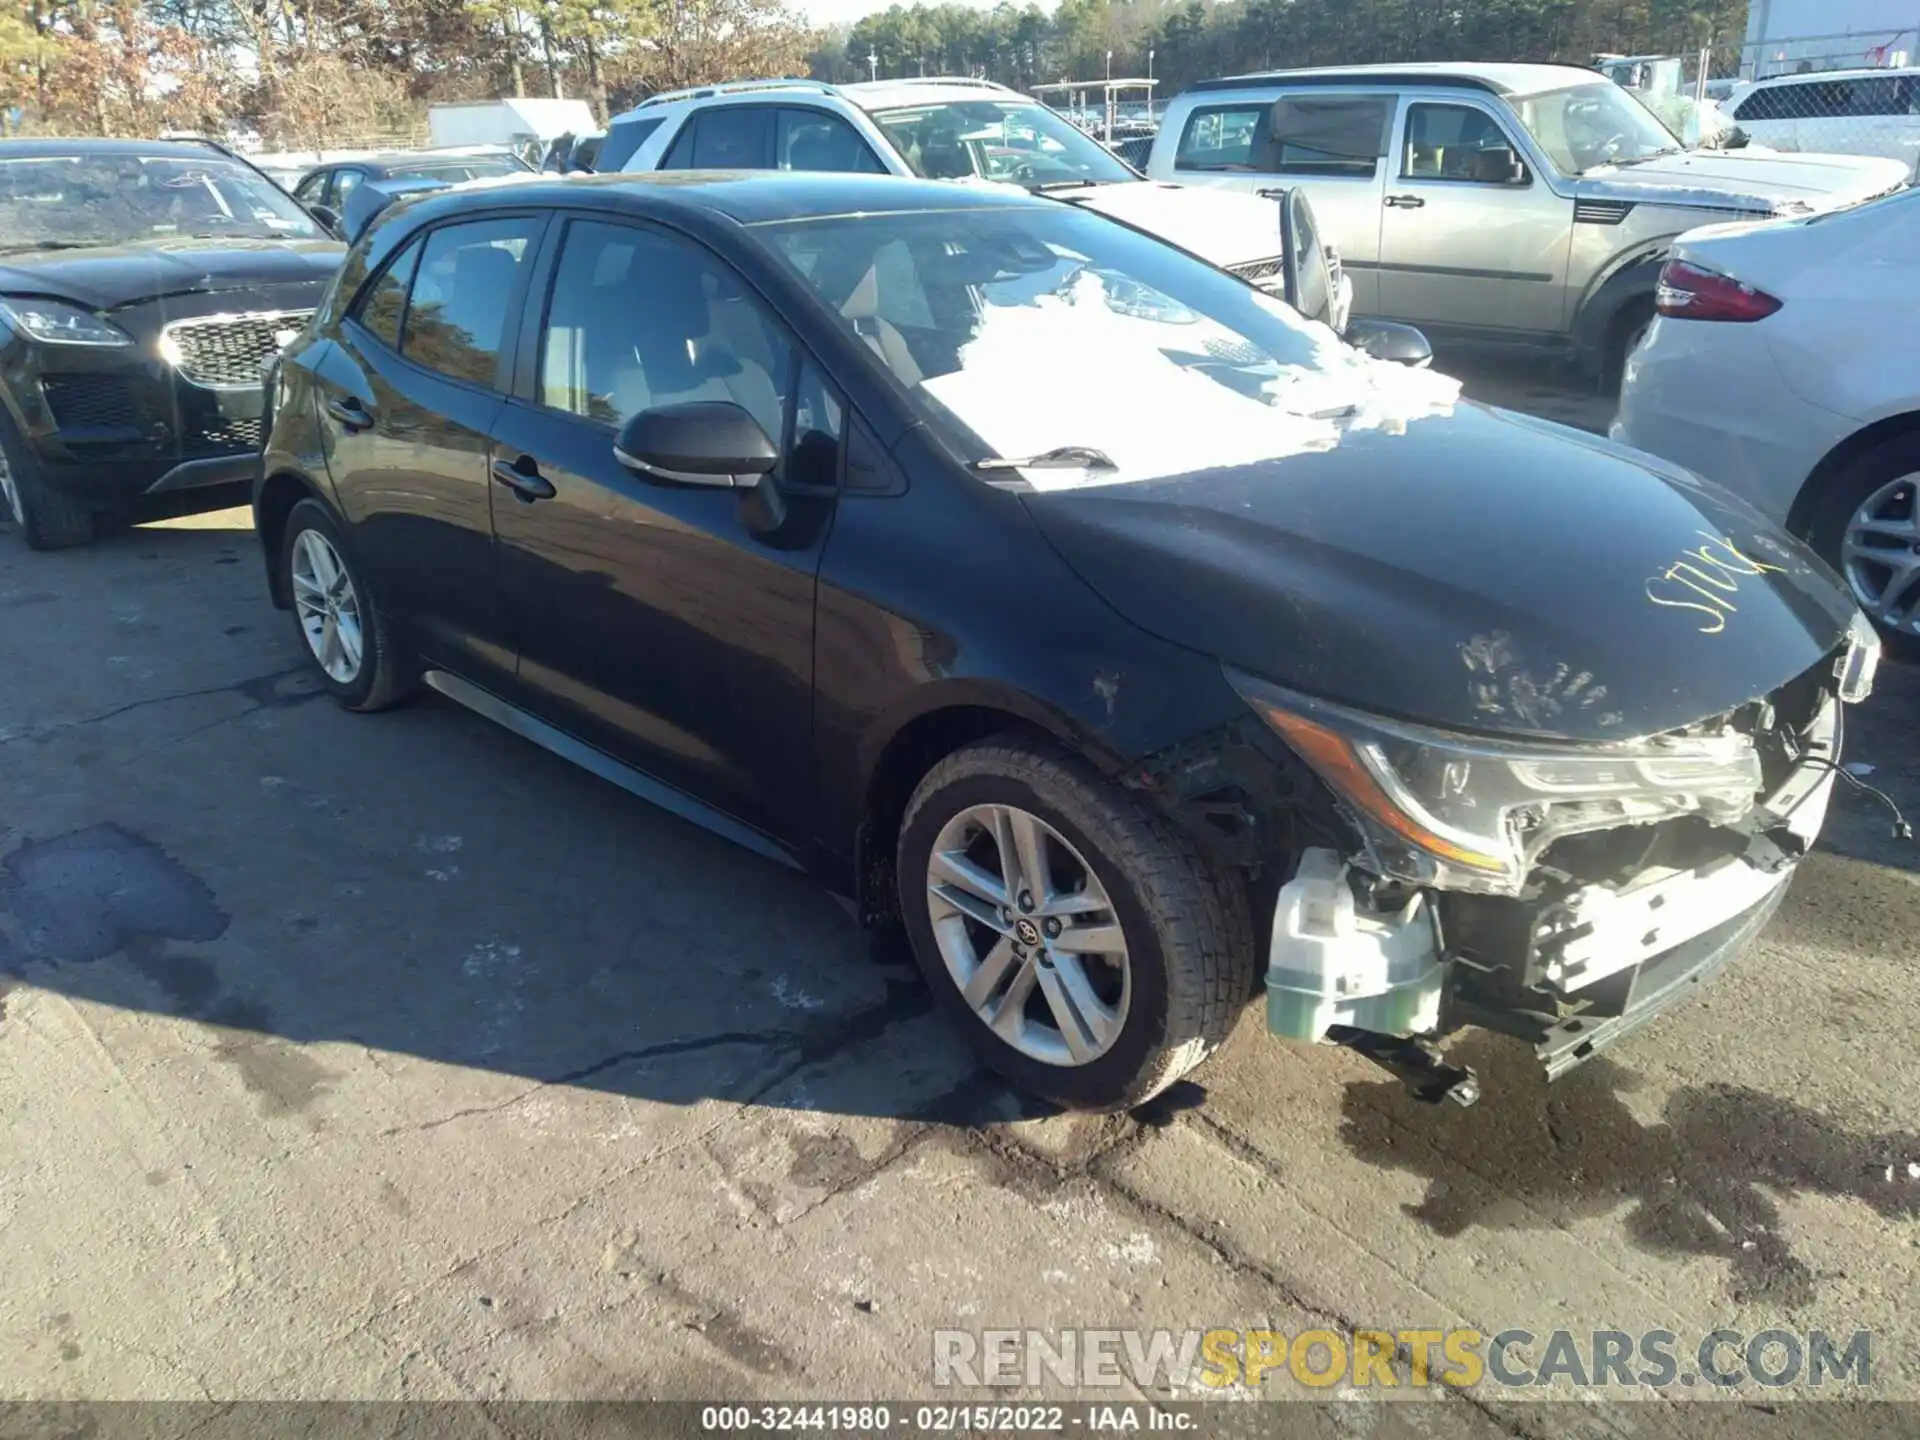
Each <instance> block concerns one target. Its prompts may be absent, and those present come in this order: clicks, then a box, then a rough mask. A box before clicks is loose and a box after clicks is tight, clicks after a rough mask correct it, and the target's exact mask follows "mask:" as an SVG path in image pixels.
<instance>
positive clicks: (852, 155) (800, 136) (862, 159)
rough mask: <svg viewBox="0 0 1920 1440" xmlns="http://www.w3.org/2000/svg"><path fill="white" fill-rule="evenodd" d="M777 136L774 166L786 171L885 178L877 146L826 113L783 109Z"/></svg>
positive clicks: (837, 118) (842, 121)
mask: <svg viewBox="0 0 1920 1440" xmlns="http://www.w3.org/2000/svg"><path fill="white" fill-rule="evenodd" d="M778 113H779V117H780V118H779V123H778V128H777V129H776V132H775V134H774V157H775V159H774V163H775V164H776V165H777V166H778V167H779V168H780V169H782V170H833V171H841V172H852V173H854V174H860V175H884V174H886V173H887V167H886V166H884V165H882V164H881V163H880V157H879V156H877V155H875V154H874V153H873V147H872V146H871V145H869V144H867V142H866V141H865V140H863V139H862V138H861V137H860V134H859V132H858V131H856V130H855V129H854V128H853V127H852V126H851V125H849V124H847V122H846V121H844V120H842V119H841V118H840V117H839V116H838V115H831V114H829V113H828V112H826V111H825V110H799V109H782V110H780V111H779V112H778Z"/></svg>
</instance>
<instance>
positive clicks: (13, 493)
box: [0, 418, 93, 550]
mask: <svg viewBox="0 0 1920 1440" xmlns="http://www.w3.org/2000/svg"><path fill="white" fill-rule="evenodd" d="M0 509H4V512H5V515H6V518H7V519H9V520H11V521H12V522H13V523H14V524H15V525H17V526H18V527H19V529H20V534H21V537H22V538H23V539H24V540H25V541H26V542H27V545H28V547H29V548H30V549H34V550H68V549H71V548H72V547H74V546H76V545H85V544H87V543H88V542H89V541H90V540H92V539H93V511H92V510H91V509H90V508H89V507H88V506H86V505H85V504H83V503H81V502H80V501H79V500H77V499H75V498H74V497H73V496H71V495H68V494H65V493H63V492H62V491H60V490H57V489H55V488H54V487H53V486H52V485H51V484H49V483H48V481H47V477H46V474H45V472H44V471H42V469H41V468H40V463H39V461H38V460H36V459H35V458H34V457H33V455H32V453H31V452H30V451H28V449H27V447H26V446H25V445H23V444H21V442H20V437H19V436H18V435H17V434H16V433H15V432H14V429H13V425H12V424H11V422H9V421H7V420H5V419H4V418H0Z"/></svg>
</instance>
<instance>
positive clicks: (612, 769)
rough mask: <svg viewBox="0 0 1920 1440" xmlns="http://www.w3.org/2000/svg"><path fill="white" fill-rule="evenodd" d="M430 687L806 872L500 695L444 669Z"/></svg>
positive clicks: (763, 838)
mask: <svg viewBox="0 0 1920 1440" xmlns="http://www.w3.org/2000/svg"><path fill="white" fill-rule="evenodd" d="M421 678H422V679H423V680H425V681H426V683H427V685H428V686H429V687H430V688H432V689H434V690H437V691H439V692H440V693H441V694H442V695H444V696H446V697H447V698H448V699H449V700H452V701H455V702H456V703H458V704H461V705H464V706H466V707H467V709H469V710H471V711H473V712H474V714H476V715H483V716H485V717H486V718H487V719H489V720H491V721H493V722H494V724H496V725H499V726H502V727H503V728H505V729H508V730H511V731H512V732H513V733H514V734H516V735H518V736H520V737H521V739H523V740H531V741H532V742H533V743H534V744H536V745H538V746H540V748H541V749H543V750H550V751H552V752H553V753H554V754H555V755H558V756H559V757H560V758H561V759H562V760H567V761H570V762H572V763H573V764H575V765H578V766H579V767H580V768H581V769H582V770H588V771H591V772H592V773H593V774H595V775H598V776H599V777H600V778H601V779H602V780H606V781H609V782H611V783H612V784H615V785H618V786H619V787H620V788H621V789H622V790H625V791H626V792H627V793H628V794H629V795H637V796H639V797H640V799H642V800H645V801H648V802H650V803H651V804H654V805H658V806H659V807H660V808H661V809H662V810H666V811H668V812H670V813H672V814H674V815H678V816H679V817H680V818H681V819H682V820H690V821H692V822H693V823H694V824H695V825H698V826H699V827H700V828H701V829H703V830H709V831H712V832H713V833H714V834H715V835H718V836H720V837H721V838H723V839H726V840H731V841H733V843H734V844H736V845H740V846H743V847H745V848H746V849H748V850H751V851H753V853H754V854H756V855H762V856H765V857H766V858H767V859H769V860H772V861H775V862H777V863H778V864H781V865H785V866H787V867H788V868H790V869H793V870H804V869H806V866H804V865H802V864H801V863H800V861H799V859H798V858H797V857H795V856H794V854H793V853H792V852H791V851H789V850H788V849H787V848H786V847H785V846H784V845H781V844H780V843H779V842H778V841H776V840H774V839H772V838H770V837H769V836H767V835H763V834H762V833H761V832H760V831H758V830H755V829H754V828H753V827H752V826H750V825H743V824H741V823H740V822H739V821H738V820H736V819H734V818H733V817H732V816H731V815H727V814H724V813H723V812H721V811H719V810H716V809H714V808H713V807H712V806H711V805H708V804H706V803H704V802H702V801H699V800H696V799H694V798H693V797H692V796H691V795H688V794H685V793H684V792H682V791H679V790H676V789H674V788H673V787H672V786H671V785H666V784H662V783H661V782H660V781H658V780H655V779H654V778H653V777H652V776H651V775H647V774H645V773H643V772H641V771H639V770H636V769H634V768H633V767H632V766H631V765H627V764H625V763H623V762H621V761H619V760H616V759H614V758H613V757H612V756H611V755H609V754H607V753H606V752H605V751H604V750H598V749H596V748H594V747H593V746H591V745H589V744H587V743H586V742H585V741H582V740H576V739H574V737H573V736H571V735H569V734H567V732H566V731H564V730H560V729H556V728H555V727H554V726H552V725H549V724H548V723H547V722H546V721H544V720H541V719H538V718H537V717H535V716H533V715H529V714H528V713H527V712H526V711H524V710H522V709H521V708H520V707H519V706H517V705H513V704H509V703H508V702H507V701H505V700H502V699H501V698H500V697H499V696H497V695H494V694H492V693H490V692H488V691H486V690H482V689H481V688H480V687H479V686H478V685H473V684H470V683H469V682H467V681H465V680H462V679H461V678H460V677H459V676H458V675H454V674H450V673H449V672H447V671H445V670H429V671H427V672H426V674H425V675H423V676H422V677H421Z"/></svg>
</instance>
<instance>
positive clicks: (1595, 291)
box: [1573, 235, 1676, 379]
mask: <svg viewBox="0 0 1920 1440" xmlns="http://www.w3.org/2000/svg"><path fill="white" fill-rule="evenodd" d="M1675 238H1676V237H1675V236H1673V235H1662V236H1661V237H1659V238H1658V239H1656V240H1648V241H1643V242H1641V243H1640V244H1637V245H1634V246H1633V247H1631V248H1630V249H1628V250H1626V251H1624V252H1622V253H1621V254H1620V255H1618V256H1616V257H1615V258H1614V259H1613V260H1612V261H1611V262H1609V264H1608V266H1607V268H1606V269H1605V270H1603V271H1602V272H1601V273H1600V276H1599V277H1598V278H1597V279H1596V280H1594V281H1593V282H1592V283H1591V284H1589V285H1588V287H1587V293H1586V294H1585V295H1583V296H1582V297H1581V298H1580V308H1579V309H1578V310H1577V311H1576V312H1575V314H1574V319H1573V347H1574V354H1575V356H1576V358H1577V361H1578V363H1579V365H1580V368H1581V369H1582V370H1583V371H1584V372H1585V373H1586V374H1588V375H1590V376H1592V377H1594V378H1596V379H1599V378H1604V376H1605V375H1606V373H1607V370H1608V366H1609V364H1610V362H1611V358H1612V351H1613V347H1614V346H1615V345H1616V344H1617V343H1618V342H1619V340H1620V338H1621V333H1620V332H1621V326H1622V324H1623V323H1624V321H1625V320H1626V318H1627V317H1628V316H1629V315H1631V314H1632V313H1634V310H1635V307H1636V306H1639V305H1641V304H1643V303H1644V304H1645V305H1648V306H1651V305H1652V303H1653V292H1654V289H1655V288H1656V286H1658V284H1659V281H1660V267H1661V266H1663V265H1665V264H1666V263H1667V254H1668V252H1669V251H1670V250H1671V249H1672V248H1673V242H1674V240H1675Z"/></svg>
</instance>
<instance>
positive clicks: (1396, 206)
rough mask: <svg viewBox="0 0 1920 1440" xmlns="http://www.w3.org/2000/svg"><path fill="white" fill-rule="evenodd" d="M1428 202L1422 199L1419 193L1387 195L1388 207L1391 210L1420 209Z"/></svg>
mask: <svg viewBox="0 0 1920 1440" xmlns="http://www.w3.org/2000/svg"><path fill="white" fill-rule="evenodd" d="M1426 203H1427V202H1426V201H1424V200H1422V199H1421V198H1420V197H1419V196H1418V195H1389V196H1387V208H1388V209H1389V210H1418V209H1419V208H1420V207H1421V206H1422V205H1425V204H1426Z"/></svg>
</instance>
